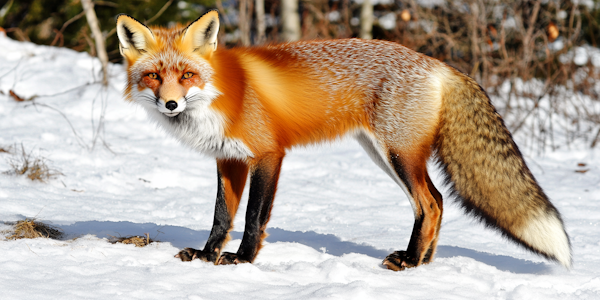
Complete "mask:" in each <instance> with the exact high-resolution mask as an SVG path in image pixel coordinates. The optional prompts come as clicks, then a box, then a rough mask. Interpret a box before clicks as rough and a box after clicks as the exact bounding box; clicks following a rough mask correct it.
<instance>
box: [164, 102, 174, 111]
mask: <svg viewBox="0 0 600 300" xmlns="http://www.w3.org/2000/svg"><path fill="white" fill-rule="evenodd" d="M165 107H166V108H167V109H168V110H174V109H176V108H177V102H175V101H173V100H171V101H169V102H167V103H166V104H165Z"/></svg>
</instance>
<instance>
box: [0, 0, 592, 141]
mask: <svg viewBox="0 0 600 300" xmlns="http://www.w3.org/2000/svg"><path fill="white" fill-rule="evenodd" d="M84 1H85V0H84ZM93 4H94V8H93V10H94V11H95V13H96V15H97V18H98V22H99V27H100V30H101V32H102V38H103V39H104V40H105V41H104V42H105V45H106V49H107V53H108V59H109V60H110V61H111V62H113V63H120V62H121V58H120V55H119V51H118V39H117V37H116V34H115V28H114V27H115V16H116V15H117V14H119V13H126V14H129V15H131V16H133V17H134V18H136V19H138V20H140V21H141V22H143V23H145V24H146V25H149V26H152V25H156V26H166V27H168V26H172V25H173V24H175V23H183V24H185V23H188V22H191V21H193V20H195V19H197V18H198V17H199V16H201V15H202V14H203V13H205V12H206V11H207V10H209V9H217V10H219V12H220V17H221V30H220V33H219V43H220V44H221V47H235V46H256V45H261V44H265V43H276V42H286V41H295V40H307V39H338V38H364V39H371V38H372V39H383V40H390V41H395V42H399V43H401V44H403V45H405V46H407V47H409V48H411V49H414V50H416V51H419V52H422V53H425V54H426V55H429V56H431V57H435V58H437V59H440V60H442V61H444V62H446V63H448V64H450V65H452V66H454V67H455V68H457V69H459V70H461V71H462V72H464V73H467V74H469V75H470V76H472V77H473V78H475V79H476V80H477V81H478V82H479V83H480V84H481V85H482V86H483V88H484V89H485V90H486V91H487V92H488V93H489V94H490V96H492V100H493V102H494V104H495V106H496V107H497V109H498V110H499V112H500V113H501V114H502V115H503V116H504V117H505V120H506V122H507V125H508V126H509V128H510V129H511V131H512V132H513V133H514V134H518V133H519V132H521V131H522V130H523V129H526V130H524V131H525V132H527V133H528V134H527V135H526V136H523V137H522V138H523V139H525V143H527V144H530V145H535V148H536V149H538V150H539V151H544V150H545V149H556V148H559V147H564V146H569V145H571V144H572V143H576V144H581V145H585V146H586V147H592V148H593V147H596V144H597V143H598V140H599V137H600V105H599V100H600V98H599V95H600V81H599V80H598V79H600V75H599V74H600V50H599V49H598V43H599V42H600V35H599V33H600V26H599V24H600V0H593V1H592V0H587V1H557V0H543V1H541V0H540V1H499V0H465V1H444V0H305V1H300V0H186V1H183V0H162V1H151V0H129V1H100V0H99V1H93ZM0 27H2V28H3V30H4V31H5V32H6V34H7V35H8V36H9V37H10V38H12V39H15V40H21V41H31V42H34V43H37V44H44V45H52V46H59V47H68V48H71V49H73V50H76V51H87V52H89V53H90V54H91V55H92V56H95V55H97V53H96V52H97V50H96V46H95V43H96V39H95V38H94V36H93V34H92V30H91V29H90V27H89V25H88V21H87V20H86V14H85V12H84V10H83V8H82V1H81V0H8V1H7V0H2V1H0ZM0 51H2V50H1V49H0ZM558 137H560V138H558ZM521 143H523V141H521Z"/></svg>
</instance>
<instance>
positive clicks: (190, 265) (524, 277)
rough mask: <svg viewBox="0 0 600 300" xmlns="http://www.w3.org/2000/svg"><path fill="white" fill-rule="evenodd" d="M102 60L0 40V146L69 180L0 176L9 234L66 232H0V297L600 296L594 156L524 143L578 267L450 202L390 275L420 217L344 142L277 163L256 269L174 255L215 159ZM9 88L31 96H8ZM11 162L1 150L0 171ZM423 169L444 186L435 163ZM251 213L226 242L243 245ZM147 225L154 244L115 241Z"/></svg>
mask: <svg viewBox="0 0 600 300" xmlns="http://www.w3.org/2000/svg"><path fill="white" fill-rule="evenodd" d="M110 67H111V70H110V73H111V86H110V87H109V88H108V89H106V90H104V89H102V88H101V87H100V86H99V84H97V83H95V82H97V81H98V76H97V75H94V74H98V71H99V63H98V62H97V61H96V60H95V59H93V58H91V57H89V56H88V55H87V54H85V53H77V52H74V51H71V50H68V49H61V48H53V47H45V46H37V45H33V44H30V43H21V42H16V41H13V40H10V39H8V38H6V37H4V36H0V91H1V93H0V104H1V105H0V128H1V129H2V130H1V131H0V147H4V148H8V147H10V146H12V147H13V150H14V149H15V147H20V145H23V147H24V148H25V149H26V151H27V152H28V153H31V155H32V156H41V157H45V158H46V159H47V160H48V164H49V166H50V167H51V168H54V169H57V170H58V171H60V172H61V173H62V174H63V175H62V176H59V177H58V178H56V179H53V180H51V181H49V182H48V183H40V182H32V181H30V180H29V179H27V178H25V177H17V176H14V175H9V174H5V173H0V207H2V209H1V210H0V224H2V225H0V232H4V231H6V230H8V229H10V227H9V226H8V225H4V224H3V222H9V221H16V220H22V219H25V218H34V217H35V218H37V219H38V220H40V221H44V222H47V223H50V224H53V225H55V226H58V227H60V228H62V230H63V231H64V232H65V234H66V238H65V239H63V240H51V239H45V238H38V239H28V240H25V239H22V240H6V239H5V238H4V237H3V236H5V235H6V233H4V234H1V235H0V253H2V255H1V256H0V270H2V271H1V272H0V298H1V299H57V298H60V299H81V298H86V299H87V298H89V299H109V298H110V299H113V298H116V299H323V298H328V299H438V298H443V299H599V298H600V231H599V227H600V225H599V224H600V220H599V216H600V162H599V160H598V154H599V153H598V151H597V150H596V151H594V150H589V149H575V150H570V151H569V150H567V149H560V150H559V151H556V152H546V153H545V154H544V155H543V156H538V155H535V156H534V155H531V154H528V153H527V152H525V154H526V159H527V161H528V164H529V166H530V168H531V170H532V172H533V173H534V175H535V176H536V178H537V180H538V181H539V183H540V185H541V186H542V187H543V188H544V189H545V191H546V193H547V194H548V195H549V196H550V198H551V199H552V201H553V203H554V204H555V206H556V207H557V208H558V210H559V211H560V212H561V213H562V215H563V219H564V221H565V224H566V228H567V232H568V234H569V235H570V238H571V243H572V247H573V256H574V265H573V268H572V269H571V270H566V269H564V268H562V267H560V266H558V265H556V264H554V263H550V262H547V261H545V260H544V259H542V258H540V257H538V256H535V255H533V254H531V253H528V252H526V251H525V250H523V249H522V248H519V247H517V246H515V245H513V244H510V243H509V242H507V241H506V240H504V239H503V238H501V237H500V236H499V234H497V233H495V232H492V231H490V230H489V229H486V228H484V226H482V225H481V224H479V223H477V222H476V221H474V220H473V219H472V218H470V217H466V216H465V215H464V214H463V212H462V211H461V210H460V209H459V208H457V206H456V205H453V204H452V202H451V201H446V206H445V211H444V213H445V214H444V219H443V223H442V230H441V234H440V240H439V246H438V253H437V256H436V259H435V261H434V262H433V263H431V264H428V265H424V266H421V267H418V268H414V269H408V270H405V271H402V272H392V271H389V270H386V269H384V268H383V267H382V266H381V260H382V259H383V258H384V257H385V256H386V255H387V254H389V253H391V252H392V251H394V250H401V249H405V247H406V245H407V244H408V240H409V237H410V233H411V230H412V225H413V222H414V219H413V212H412V209H411V206H410V204H409V201H408V200H407V199H406V196H405V195H404V194H403V193H402V191H401V189H400V188H399V187H398V186H397V185H396V184H395V183H394V182H393V181H392V180H391V179H390V178H388V177H387V175H385V173H384V172H383V171H381V170H379V169H378V168H377V167H376V166H375V164H374V163H372V162H371V161H370V160H369V158H368V156H367V154H366V153H365V152H364V151H363V150H362V149H361V148H360V147H359V146H358V144H357V143H356V142H354V141H352V140H343V141H341V142H337V143H334V144H331V145H325V146H322V147H308V148H301V149H295V150H294V151H292V152H291V153H290V154H289V155H288V157H286V159H285V160H284V163H283V170H282V172H281V180H280V185H279V189H278V194H277V198H276V201H275V206H274V209H273V212H272V218H271V221H270V223H269V229H268V230H267V231H268V232H269V233H270V236H269V238H267V240H266V243H265V246H264V247H263V249H262V251H261V253H260V254H259V256H258V257H257V259H256V261H255V263H254V264H243V265H231V266H214V265H211V264H209V263H205V262H201V261H193V262H185V263H184V262H181V261H179V260H178V259H176V258H174V257H173V256H174V255H175V254H176V253H177V252H178V250H179V249H181V248H183V247H196V248H201V247H203V245H204V243H205V241H206V239H207V237H208V234H209V232H210V228H211V225H212V219H213V209H214V199H215V196H216V182H217V179H216V167H215V163H214V161H213V160H212V159H211V158H208V157H204V156H202V155H200V154H198V153H195V152H193V151H191V150H189V149H187V148H185V147H184V146H182V145H181V144H179V143H178V142H177V141H175V140H174V139H173V138H171V137H168V136H167V135H166V134H165V133H164V132H163V131H162V130H159V129H157V128H156V127H155V126H154V125H153V124H152V123H151V122H150V121H149V120H148V119H147V117H146V116H145V114H144V112H143V111H142V109H140V108H138V107H136V106H134V105H132V104H129V103H126V102H125V101H123V99H122V96H121V91H122V89H123V87H124V80H125V75H124V70H123V66H122V65H111V66H110ZM10 90H12V91H13V92H14V93H15V94H17V95H18V96H20V97H22V98H30V97H34V96H37V97H35V98H34V100H33V102H32V101H25V102H17V101H15V100H14V98H13V97H11V96H9V91H10ZM102 120H103V121H102ZM99 124H102V125H103V126H99ZM71 125H72V127H71ZM104 144H106V146H105V145H104ZM11 157H13V155H11V154H6V153H0V171H2V172H3V171H6V170H8V169H10V166H9V159H10V158H11ZM579 163H585V164H586V165H585V166H578V164H579ZM584 170H587V171H586V172H584V173H579V172H576V171H584ZM431 174H432V177H433V180H434V182H435V183H436V185H437V186H438V187H441V184H440V180H439V175H438V173H437V171H436V170H435V168H431ZM442 190H443V189H442ZM245 197H247V190H246V191H245ZM244 207H245V201H243V202H242V205H241V209H240V212H239V213H238V218H237V219H236V221H235V227H236V231H235V232H233V234H232V237H233V240H232V241H231V242H230V243H229V244H228V245H227V247H226V248H225V251H233V252H235V251H236V249H237V246H238V245H239V244H240V239H241V236H242V233H241V231H240V230H242V228H243V226H244V220H243V216H244V214H245V208H244ZM144 233H149V235H150V237H151V238H153V239H155V240H158V241H160V242H155V243H152V244H150V245H149V246H147V247H144V248H136V247H134V246H133V245H124V244H111V243H109V242H108V239H109V238H110V237H111V236H127V235H134V234H135V235H142V234H144Z"/></svg>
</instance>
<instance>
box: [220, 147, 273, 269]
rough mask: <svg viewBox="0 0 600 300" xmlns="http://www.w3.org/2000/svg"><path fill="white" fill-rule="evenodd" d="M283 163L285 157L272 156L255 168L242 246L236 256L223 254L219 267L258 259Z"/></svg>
mask: <svg viewBox="0 0 600 300" xmlns="http://www.w3.org/2000/svg"><path fill="white" fill-rule="evenodd" d="M282 160H283V155H275V154H272V155H268V156H265V157H263V158H262V159H260V160H258V161H257V163H256V164H255V165H254V167H253V168H252V170H251V175H250V197H249V199H248V208H247V210H246V228H245V230H244V237H243V238H242V243H241V245H240V248H239V249H238V251H237V252H236V253H228V252H226V253H223V255H221V257H220V258H219V261H218V264H223V265H227V264H238V263H247V262H250V263H251V262H253V261H254V259H255V258H256V255H257V254H258V251H260V248H261V247H262V240H263V239H264V238H265V237H266V236H267V234H266V233H265V229H266V227H267V222H268V221H269V218H270V216H271V208H272V207H273V199H274V198H275V191H276V189H277V181H278V180H279V171H280V170H281V162H282Z"/></svg>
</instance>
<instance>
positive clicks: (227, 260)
mask: <svg viewBox="0 0 600 300" xmlns="http://www.w3.org/2000/svg"><path fill="white" fill-rule="evenodd" d="M249 262H250V261H249V260H246V259H243V258H241V257H239V256H238V255H237V254H235V253H230V252H224V253H223V254H222V255H221V257H219V261H218V262H217V265H237V264H243V263H249Z"/></svg>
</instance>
